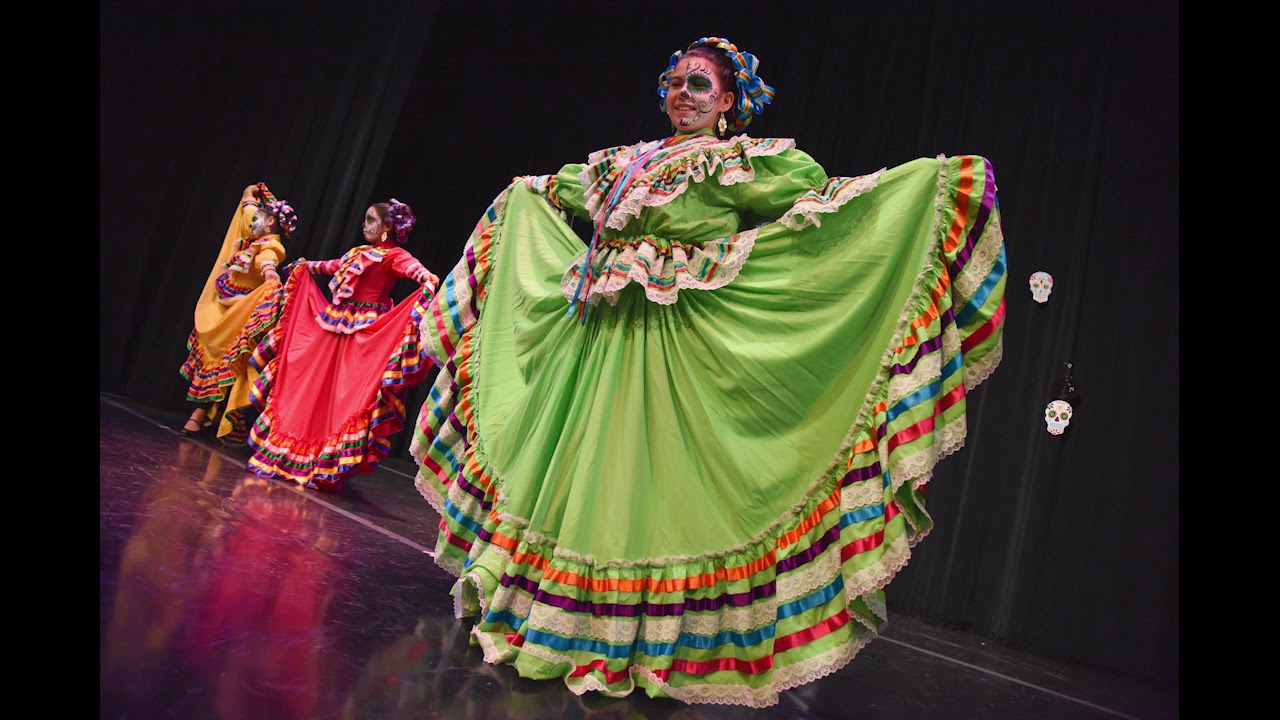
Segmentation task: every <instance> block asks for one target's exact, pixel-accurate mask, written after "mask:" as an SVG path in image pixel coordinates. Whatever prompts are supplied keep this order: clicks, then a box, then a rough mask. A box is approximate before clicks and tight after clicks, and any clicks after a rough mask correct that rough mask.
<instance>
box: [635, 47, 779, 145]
mask: <svg viewBox="0 0 1280 720" xmlns="http://www.w3.org/2000/svg"><path fill="white" fill-rule="evenodd" d="M699 46H707V47H712V48H717V49H720V50H723V51H725V55H727V56H728V57H729V62H731V63H733V70H734V73H733V79H734V83H735V84H736V85H737V92H736V93H735V95H736V96H737V97H735V98H734V106H735V107H736V108H737V110H738V112H737V113H736V117H735V118H734V120H733V122H732V123H728V124H727V127H728V129H729V130H730V131H732V132H735V133H737V132H741V131H742V130H743V129H744V128H746V127H747V126H748V125H750V124H751V119H752V118H753V117H755V116H756V115H759V114H761V113H763V112H764V106H765V105H768V104H769V103H771V102H773V94H774V90H773V87H772V86H770V85H766V84H765V83H764V81H763V80H761V79H760V76H759V75H757V74H756V69H757V68H759V67H760V60H759V59H758V58H756V56H755V55H752V54H751V53H745V52H741V51H739V50H738V47H737V46H736V45H734V44H733V43H731V42H729V41H728V40H726V39H725V38H720V37H704V38H701V39H699V40H695V41H694V42H692V43H690V44H689V47H688V48H686V49H685V50H684V51H680V50H677V51H675V52H673V53H671V60H670V62H668V63H667V69H666V70H664V71H663V72H662V74H661V75H659V76H658V97H659V98H661V99H660V100H659V101H658V109H659V110H662V111H663V112H665V111H666V99H667V91H668V90H669V88H670V87H671V75H672V73H674V72H675V69H676V64H677V63H679V62H680V58H682V57H684V54H685V53H686V52H688V51H689V50H692V49H694V48H695V47H699Z"/></svg>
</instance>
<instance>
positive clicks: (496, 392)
mask: <svg viewBox="0 0 1280 720" xmlns="http://www.w3.org/2000/svg"><path fill="white" fill-rule="evenodd" d="M650 151H653V152H652V153H651V154H650ZM646 154H649V157H648V158H647V160H646V161H644V162H643V163H640V162H639V161H641V160H645V155H646ZM633 163H636V164H637V166H636V167H634V168H633V167H630V165H631V164H633ZM628 182H629V183H630V184H627V183H628ZM619 187H622V188H623V189H624V190H625V192H621V193H618V192H616V191H617V190H618V189H619ZM611 200H613V203H612V206H613V207H614V209H613V211H612V212H606V210H607V209H608V207H609V203H610V201H611ZM567 213H572V214H573V215H574V216H576V217H579V218H584V219H588V220H591V221H593V222H595V223H599V226H601V227H602V233H601V236H600V241H599V244H598V246H597V248H596V250H595V252H594V253H593V254H592V257H591V261H590V266H591V268H592V269H593V272H591V273H589V277H588V279H587V280H586V281H584V282H581V283H580V274H581V269H582V266H583V259H584V255H585V252H586V248H585V247H584V245H583V242H582V241H581V240H580V239H579V238H578V236H577V235H576V234H575V233H574V232H573V230H572V229H571V228H570V226H569V225H568V224H567V223H566V221H565V215H566V214H567ZM1005 266H1006V262H1005V253H1004V248H1003V236H1002V233H1001V227H1000V215H999V206H998V204H997V202H996V199H995V179H994V176H993V173H992V168H991V164H990V163H989V162H988V161H987V160H986V159H985V158H982V157H979V156H958V157H945V156H939V157H937V158H925V159H920V160H915V161H912V162H909V163H906V164H904V165H901V166H899V167H895V168H892V169H887V170H881V171H879V172H875V173H872V174H869V175H864V176H860V177H828V176H827V174H826V172H825V171H824V170H823V168H822V167H821V166H820V165H819V164H818V163H817V162H815V161H814V160H813V158H811V157H810V156H809V155H807V154H805V153H803V152H801V151H799V150H797V149H795V144H794V142H793V141H792V140H788V139H777V138H766V139H760V138H749V137H747V136H745V135H740V136H737V137H733V138H727V139H723V140H721V139H717V138H715V137H713V136H711V135H709V134H693V135H677V136H675V137H673V138H668V139H666V140H663V141H653V142H647V143H640V144H637V145H632V146H620V147H614V148H608V149H606V150H601V151H599V152H596V153H593V154H592V155H591V156H590V158H589V160H588V162H587V163H586V164H573V165H566V166H565V167H564V168H563V169H562V170H560V172H559V173H556V174H554V175H543V176H530V177H522V178H517V179H516V180H515V181H513V182H512V184H511V185H510V186H509V187H507V188H506V189H505V190H504V191H503V192H502V193H501V194H500V195H499V196H498V197H497V198H496V199H495V200H494V202H493V204H492V205H491V206H490V207H489V208H488V210H486V212H485V213H484V215H483V216H482V217H481V218H480V221H479V222H478V223H477V225H476V227H475V230H474V231H473V233H472V234H471V237H470V238H469V240H468V242H467V244H466V247H465V249H464V252H463V257H462V259H461V260H460V261H459V262H458V264H457V266H456V267H455V268H454V269H453V271H452V273H451V274H450V275H449V276H448V277H446V278H445V279H444V281H443V282H442V284H441V287H440V290H439V293H438V295H437V296H436V298H435V302H434V304H433V305H432V306H431V307H430V308H429V314H428V315H427V316H426V317H425V318H424V320H423V323H422V330H423V340H424V342H426V343H428V348H429V350H428V352H429V354H430V355H431V356H432V358H433V360H435V362H436V363H437V364H438V365H439V366H440V373H439V376H438V378H437V380H436V383H435V385H434V387H433V388H432V390H431V394H430V397H429V398H428V400H427V402H426V403H425V404H424V406H423V408H422V410H421V413H420V415H419V418H418V422H417V426H416V429H415V433H414V441H413V445H412V452H413V455H414V457H415V459H416V460H417V461H418V462H419V463H420V465H421V468H420V471H419V473H418V477H417V487H418V489H419V490H420V491H421V492H422V494H423V495H424V496H425V497H426V498H427V500H428V501H429V502H430V503H431V504H432V506H433V507H434V508H435V509H436V510H437V511H438V512H439V513H440V516H441V518H442V521H441V524H440V535H439V540H438V543H437V546H436V552H437V557H436V562H437V563H439V564H440V565H441V566H442V567H443V568H445V569H446V570H448V571H449V572H451V573H453V574H454V575H457V576H459V578H460V579H459V581H458V583H457V585H456V586H455V588H454V595H455V599H456V606H457V610H458V613H459V615H460V616H462V615H468V614H475V615H478V619H477V624H476V625H475V627H474V629H473V631H472V633H473V637H474V641H475V642H478V643H479V644H480V645H481V646H482V648H483V650H484V654H485V660H487V661H489V662H493V663H498V662H505V663H511V664H513V665H514V666H515V667H516V669H517V670H518V671H519V673H520V674H521V675H522V676H526V677H531V678H563V681H564V682H565V683H566V684H567V685H568V687H569V688H570V689H571V690H572V691H573V692H575V693H578V694H581V693H584V692H586V691H587V690H598V691H600V692H603V693H605V694H606V695H610V696H621V695H626V694H628V693H630V692H631V691H633V690H634V689H635V688H636V687H637V686H639V687H641V688H643V689H644V690H645V691H646V692H647V693H648V694H649V695H651V696H669V697H672V698H676V699H678V700H682V701H685V702H691V703H692V702H705V703H729V704H740V705H749V706H756V707H760V706H767V705H772V704H774V703H776V702H777V700H778V693H779V692H780V691H782V690H786V689H788V688H792V687H795V686H797V685H801V684H803V683H806V682H810V681H813V680H815V679H817V678H819V677H821V676H823V675H826V674H829V673H831V672H833V671H835V670H836V669H838V668H840V667H841V666H843V665H844V664H846V663H848V662H849V661H850V660H851V659H852V658H853V656H854V654H855V653H856V652H857V651H858V650H859V649H860V648H861V647H862V646H863V645H865V644H866V643H867V642H868V641H869V640H871V639H872V638H873V637H875V636H876V634H877V633H878V632H879V631H880V630H881V629H882V628H883V627H884V626H885V623H886V619H887V618H886V613H885V599H884V597H885V596H884V591H883V588H884V587H885V585H887V584H888V583H889V581H890V580H891V579H892V578H893V576H894V575H895V574H896V573H897V572H898V570H899V569H901V568H902V567H903V566H904V565H905V564H906V562H907V559H908V557H909V556H910V547H911V546H912V545H914V544H915V542H917V541H918V540H920V539H921V538H923V537H924V536H925V535H926V534H927V533H928V532H929V530H930V528H931V527H932V520H931V519H930V517H929V515H928V514H927V512H926V511H925V495H924V486H925V483H927V482H928V480H929V478H930V476H931V473H932V470H933V467H934V465H935V464H936V463H937V462H938V461H939V460H940V459H941V458H943V457H944V456H946V455H948V454H950V453H952V452H954V451H955V450H957V449H959V448H960V447H961V446H962V445H963V444H964V439H965V404H966V403H965V394H966V392H967V391H969V390H972V389H973V388H974V387H975V386H976V385H977V384H978V383H979V382H981V381H982V380H984V379H985V378H986V377H987V376H988V375H990V373H991V372H992V371H993V370H994V369H995V367H996V365H997V364H998V363H999V361H1000V355H1001V347H1002V345H1001V338H1002V323H1003V319H1004V287H1005ZM575 291H579V292H578V297H580V298H582V302H581V303H580V304H579V305H578V309H579V310H581V309H582V308H588V309H589V312H587V314H586V318H585V321H582V320H581V319H580V318H579V317H577V316H573V317H567V316H566V311H567V310H568V309H569V308H570V299H572V298H574V297H575Z"/></svg>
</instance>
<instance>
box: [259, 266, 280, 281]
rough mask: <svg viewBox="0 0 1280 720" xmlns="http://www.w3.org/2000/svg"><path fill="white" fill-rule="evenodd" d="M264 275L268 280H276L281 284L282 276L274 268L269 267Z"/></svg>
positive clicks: (264, 271) (263, 272)
mask: <svg viewBox="0 0 1280 720" xmlns="http://www.w3.org/2000/svg"><path fill="white" fill-rule="evenodd" d="M262 275H263V276H264V277H265V278H266V279H268V280H275V281H276V282H280V274H279V273H277V272H276V269H275V268H273V267H269V268H266V269H265V270H263V271H262Z"/></svg>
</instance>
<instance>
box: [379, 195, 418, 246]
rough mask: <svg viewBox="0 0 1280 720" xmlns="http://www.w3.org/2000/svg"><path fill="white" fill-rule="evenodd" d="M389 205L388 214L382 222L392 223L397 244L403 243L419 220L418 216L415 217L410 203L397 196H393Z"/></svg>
mask: <svg viewBox="0 0 1280 720" xmlns="http://www.w3.org/2000/svg"><path fill="white" fill-rule="evenodd" d="M387 205H388V207H387V216H386V217H385V218H383V221H382V222H383V223H384V224H388V225H391V228H392V230H393V231H394V232H395V238H396V244H398V245H403V244H404V241H405V238H407V237H408V236H409V231H410V230H413V226H414V224H415V223H417V222H418V218H416V217H414V215H413V211H412V210H410V209H409V206H408V205H405V204H404V203H402V202H400V201H399V200H397V199H395V198H391V200H390V201H388V202H387Z"/></svg>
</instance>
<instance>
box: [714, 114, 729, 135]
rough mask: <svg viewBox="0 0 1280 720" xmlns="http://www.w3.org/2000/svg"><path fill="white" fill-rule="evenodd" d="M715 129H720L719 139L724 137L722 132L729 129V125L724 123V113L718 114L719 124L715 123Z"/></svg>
mask: <svg viewBox="0 0 1280 720" xmlns="http://www.w3.org/2000/svg"><path fill="white" fill-rule="evenodd" d="M716 127H717V128H719V129H720V137H724V131H725V130H727V129H729V123H727V122H725V121H724V113H720V122H718V123H716Z"/></svg>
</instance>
